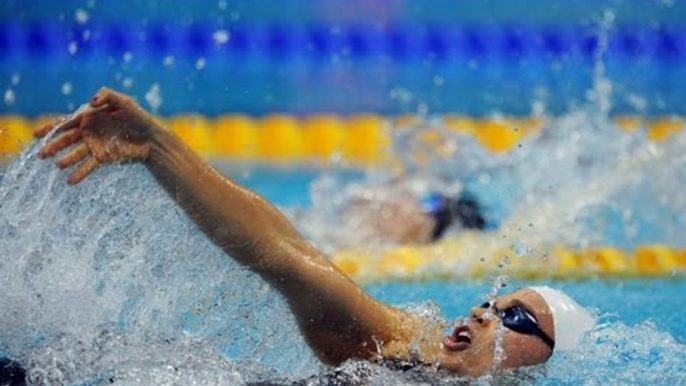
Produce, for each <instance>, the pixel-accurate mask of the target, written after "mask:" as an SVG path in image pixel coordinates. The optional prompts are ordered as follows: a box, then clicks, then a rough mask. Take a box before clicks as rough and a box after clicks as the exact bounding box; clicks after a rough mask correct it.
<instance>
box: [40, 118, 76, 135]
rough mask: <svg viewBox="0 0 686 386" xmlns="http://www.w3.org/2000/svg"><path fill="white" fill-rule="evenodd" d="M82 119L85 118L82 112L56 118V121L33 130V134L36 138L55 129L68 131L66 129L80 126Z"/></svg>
mask: <svg viewBox="0 0 686 386" xmlns="http://www.w3.org/2000/svg"><path fill="white" fill-rule="evenodd" d="M82 119H83V117H82V115H81V114H76V115H75V116H70V117H65V118H60V119H56V120H55V121H53V122H50V123H48V124H47V125H43V126H40V127H38V128H36V129H34V130H33V136H34V137H36V138H43V137H45V136H46V135H47V134H48V133H50V132H51V131H53V130H60V131H66V130H70V129H73V128H75V127H79V125H80V124H81V120H82Z"/></svg>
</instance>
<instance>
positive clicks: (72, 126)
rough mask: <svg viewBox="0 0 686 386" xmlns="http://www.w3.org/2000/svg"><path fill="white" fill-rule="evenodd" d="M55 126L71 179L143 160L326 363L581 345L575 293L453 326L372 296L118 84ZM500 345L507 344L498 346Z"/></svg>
mask: <svg viewBox="0 0 686 386" xmlns="http://www.w3.org/2000/svg"><path fill="white" fill-rule="evenodd" d="M51 132H54V135H53V136H52V137H50V138H49V139H48V140H47V141H46V144H45V145H44V146H43V147H42V148H41V149H40V151H39V155H40V157H41V158H50V157H57V161H56V164H57V166H58V167H60V168H73V171H72V172H71V174H70V176H69V177H68V180H67V181H68V183H69V184H77V183H79V182H81V181H82V180H83V179H84V178H86V177H88V176H89V175H90V174H91V173H93V172H94V171H95V170H96V169H98V168H99V167H100V166H102V165H106V164H111V163H121V162H141V163H143V164H144V165H145V166H146V167H147V168H148V169H149V170H150V172H151V173H152V175H154V177H155V178H156V179H157V181H158V182H159V183H160V185H161V186H163V187H164V188H165V189H166V190H167V192H168V193H169V194H170V196H171V197H173V199H175V200H176V202H177V203H178V204H179V205H180V206H181V207H182V208H183V209H184V210H185V211H186V213H188V215H189V216H190V217H191V218H192V219H193V220H194V221H195V222H196V223H197V224H198V226H199V227H200V228H201V229H202V231H203V232H204V233H205V234H207V236H208V237H209V238H210V239H211V240H212V241H213V242H214V243H216V244H217V245H218V246H219V247H221V248H222V249H223V250H224V251H225V252H226V254H227V255H228V256H230V257H231V258H233V259H235V260H236V261H238V262H239V263H240V264H242V265H244V266H246V267H248V268H250V269H251V270H253V271H254V272H256V273H258V274H259V275H260V276H261V277H262V278H263V279H264V280H265V281H267V282H268V283H270V284H271V285H272V286H273V287H274V288H276V289H277V290H278V291H279V292H280V293H281V294H282V295H283V296H284V298H285V300H286V302H287V304H288V306H289V307H290V310H291V311H292V312H293V314H294V315H295V317H296V320H297V324H298V326H299V329H300V332H301V334H302V336H303V337H304V339H305V341H306V342H307V343H308V344H309V346H310V347H311V348H312V350H313V351H314V353H315V354H316V355H317V356H318V357H319V358H320V359H321V360H322V361H323V362H324V363H326V364H329V365H340V364H341V363H343V362H345V361H347V360H350V359H362V360H369V361H373V362H377V363H380V364H388V365H389V366H391V367H393V366H395V365H397V364H399V363H405V364H407V363H410V364H415V365H417V366H421V365H427V366H435V367H436V368H438V369H443V370H446V371H450V372H453V373H456V374H459V375H466V376H479V375H482V374H484V373H487V372H489V371H494V370H498V369H508V368H518V367H522V366H531V365H536V364H540V363H543V362H546V361H547V360H548V358H550V357H551V355H552V354H553V352H556V351H559V350H565V349H570V348H574V347H575V346H576V345H578V344H579V341H580V339H581V337H582V335H583V333H584V332H585V331H587V330H588V329H589V328H591V327H592V325H593V318H592V317H591V316H590V315H589V313H588V312H587V311H585V310H584V309H583V308H582V307H581V306H579V305H578V304H577V303H575V302H574V301H573V300H572V299H571V298H569V297H568V296H567V295H565V294H563V293H562V292H560V291H556V290H553V289H550V288H547V287H536V288H525V289H520V290H517V291H515V292H512V293H510V294H507V295H504V296H501V297H498V298H496V299H494V300H493V301H491V302H488V303H485V304H483V305H482V306H480V307H474V308H472V309H471V311H470V313H469V317H467V318H465V319H462V320H461V321H459V322H457V323H456V324H455V325H453V326H451V330H450V332H448V333H447V335H446V334H445V333H444V331H443V328H444V327H443V326H438V325H436V324H435V323H433V322H430V321H428V320H426V319H425V318H423V317H421V316H418V315H415V314H412V313H409V312H407V311H404V310H401V309H398V308H395V307H393V306H390V305H388V304H385V303H382V302H380V301H377V300H375V299H373V298H372V297H371V296H369V295H368V294H367V293H365V292H364V291H363V290H362V288H360V287H359V286H358V285H357V284H356V283H355V282H353V281H352V280H351V279H350V278H348V277H347V276H346V275H345V274H343V273H342V272H341V271H340V270H338V268H336V267H335V266H334V265H333V264H332V263H331V262H330V261H329V260H328V259H327V258H326V257H325V256H324V255H323V254H322V253H320V251H318V250H317V249H315V248H314V247H313V246H312V245H311V244H310V243H309V242H308V241H307V240H305V239H304V238H303V237H302V236H301V235H300V234H299V233H298V232H297V231H296V229H295V228H294V227H293V225H291V224H290V222H289V221H288V220H287V219H286V217H284V216H283V215H282V214H281V213H280V212H279V211H278V210H277V209H276V208H275V207H274V206H273V205H271V204H270V203H269V202H267V201H266V200H264V199H263V198H262V197H260V196H259V195H258V194H256V193H254V192H252V191H250V190H248V189H246V188H244V187H242V186H240V185H238V184H237V183H236V182H234V181H232V180H231V179H229V178H226V177H224V176H223V175H221V174H220V173H218V172H217V171H216V170H215V169H213V168H212V167H211V166H210V165H208V164H207V163H206V162H205V161H204V160H203V159H202V158H201V157H200V156H199V155H197V154H196V153H194V152H193V151H192V150H190V149H189V148H188V147H187V146H186V145H185V144H184V143H183V142H181V140H180V139H179V138H178V137H176V136H175V135H174V134H173V133H172V132H171V131H169V130H167V129H166V128H165V127H163V125H162V124H161V123H160V122H158V121H157V120H156V119H155V118H154V117H153V116H151V115H150V114H148V113H146V112H145V111H144V110H143V109H141V108H140V107H139V106H138V105H137V104H136V103H135V102H134V101H133V100H132V99H131V98H130V97H128V96H126V95H123V94H120V93H118V92H115V91H112V90H110V89H107V88H103V89H101V90H100V91H98V93H97V94H96V95H95V96H94V97H93V99H92V100H91V101H90V103H89V105H88V106H87V107H86V108H84V109H82V110H79V111H77V112H76V113H75V114H74V115H72V116H70V117H68V118H67V119H65V120H63V121H61V122H59V123H58V124H57V125H54V124H53V125H47V126H44V127H41V128H37V129H36V130H35V135H36V136H37V137H43V136H46V135H47V134H49V133H51ZM84 205H87V203H84ZM497 347H501V348H502V353H503V355H497V356H496V352H497V351H499V350H496V348H497ZM394 364H395V365H394Z"/></svg>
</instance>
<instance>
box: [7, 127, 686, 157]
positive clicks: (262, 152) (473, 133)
mask: <svg viewBox="0 0 686 386" xmlns="http://www.w3.org/2000/svg"><path fill="white" fill-rule="evenodd" d="M47 120H48V118H45V117H39V118H37V119H33V120H30V119H27V118H25V117H21V116H17V115H5V116H0V153H2V154H16V153H17V152H19V151H20V150H21V149H22V148H23V147H24V146H25V144H26V143H28V141H30V140H31V130H32V128H34V127H36V126H40V125H41V124H44V123H45V122H46V121H47ZM162 120H163V121H165V122H166V124H167V126H168V127H169V128H170V130H172V131H173V132H175V133H176V134H177V135H178V136H179V137H181V138H182V139H183V141H184V142H186V143H187V144H188V145H189V146H190V147H191V148H193V149H194V150H196V151H198V152H199V153H200V154H202V155H204V156H207V157H227V158H232V159H237V160H254V161H266V162H273V163H283V162H286V163H294V162H296V163H297V162H308V161H318V162H336V163H337V162H338V161H343V162H345V163H348V164H352V165H358V166H363V167H364V166H369V165H378V164H386V165H388V164H389V163H388V161H389V160H391V161H392V159H391V158H390V155H391V154H390V151H391V150H392V149H391V148H390V146H391V135H392V134H393V131H394V130H403V129H405V128H407V127H411V126H413V125H417V124H421V125H422V127H425V128H426V130H425V131H422V132H420V133H419V136H418V139H419V140H421V141H423V142H425V143H426V144H428V145H436V146H437V148H436V152H437V153H438V154H440V152H441V149H440V147H441V146H442V145H443V143H442V142H443V141H441V138H442V136H441V135H439V133H438V132H436V131H435V130H432V128H437V127H440V126H443V127H445V128H447V129H449V130H452V131H455V132H457V133H461V134H463V135H466V136H470V137H472V138H474V140H476V141H477V142H478V143H479V144H481V145H482V146H483V147H484V148H485V149H487V150H489V151H491V152H492V153H494V154H499V153H505V152H509V151H512V150H513V149H514V148H516V145H517V143H519V142H520V141H521V140H522V139H523V138H524V137H525V136H527V135H529V134H530V133H532V132H535V131H538V130H540V129H541V128H542V127H543V126H544V124H545V122H544V120H543V118H539V117H503V118H471V117H467V116H460V115H452V114H446V115H444V116H442V117H438V118H433V119H431V120H430V121H425V120H422V117H420V116H418V115H401V116H397V117H383V116H380V115H377V114H357V115H353V116H348V117H345V116H339V115H335V114H315V115H311V116H306V117H296V116H294V115H288V114H271V115H266V116H263V117H250V116H246V115H240V114H228V115H222V116H219V117H217V118H213V119H210V118H207V117H204V116H202V115H198V114H183V115H178V116H174V117H170V118H168V119H162ZM613 121H614V123H615V126H616V127H617V128H618V130H621V131H634V130H637V129H639V128H643V130H645V133H646V137H647V138H648V139H649V140H651V141H654V142H659V141H663V140H665V138H667V137H669V136H670V135H674V134H675V133H677V132H679V131H681V130H682V129H683V128H684V125H685V123H684V119H683V117H679V116H664V117H658V118H653V119H645V118H642V117H637V116H631V115H620V116H616V117H614V118H613ZM428 148H430V146H429V147H428ZM391 164H392V163H391Z"/></svg>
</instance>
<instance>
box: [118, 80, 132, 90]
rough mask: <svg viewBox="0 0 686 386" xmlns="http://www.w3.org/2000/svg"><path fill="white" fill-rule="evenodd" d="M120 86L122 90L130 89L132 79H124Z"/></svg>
mask: <svg viewBox="0 0 686 386" xmlns="http://www.w3.org/2000/svg"><path fill="white" fill-rule="evenodd" d="M121 85H122V86H123V87H124V88H131V87H132V86H133V79H131V78H124V80H123V81H122V82H121Z"/></svg>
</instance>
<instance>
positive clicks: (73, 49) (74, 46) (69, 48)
mask: <svg viewBox="0 0 686 386" xmlns="http://www.w3.org/2000/svg"><path fill="white" fill-rule="evenodd" d="M67 51H69V55H75V54H76V53H77V52H78V51H79V45H78V44H76V42H69V46H67Z"/></svg>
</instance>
